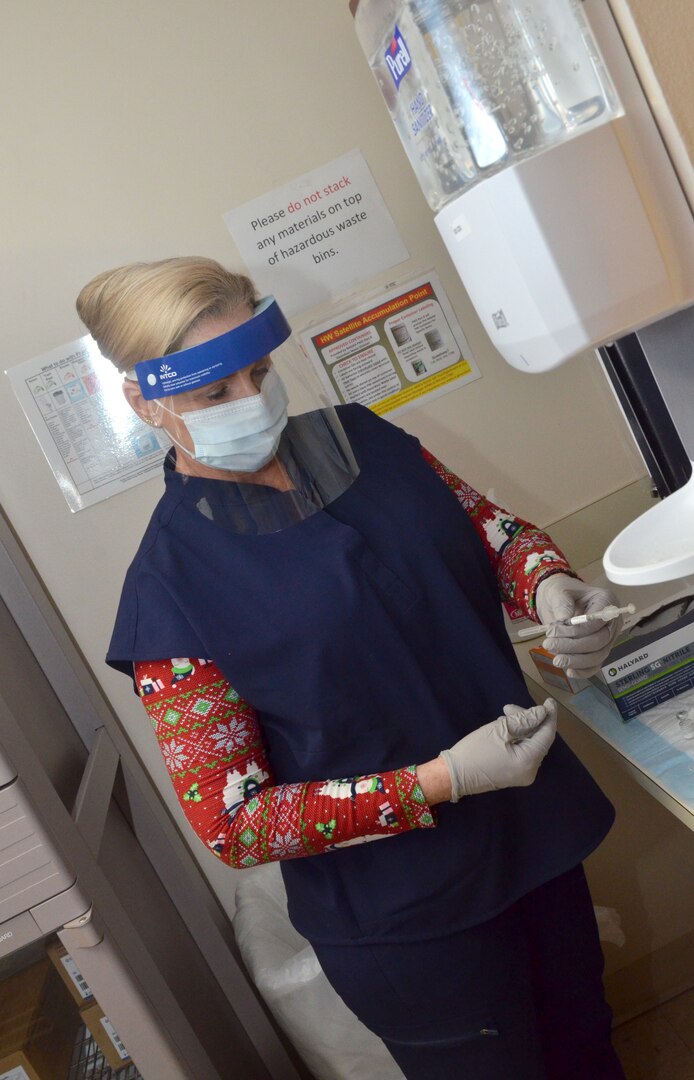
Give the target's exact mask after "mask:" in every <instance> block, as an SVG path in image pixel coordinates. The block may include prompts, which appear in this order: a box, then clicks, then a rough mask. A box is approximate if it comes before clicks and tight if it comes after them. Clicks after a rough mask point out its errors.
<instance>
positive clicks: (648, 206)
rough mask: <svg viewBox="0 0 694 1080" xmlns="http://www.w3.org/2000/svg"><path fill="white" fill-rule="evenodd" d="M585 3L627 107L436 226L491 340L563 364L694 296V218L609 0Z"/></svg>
mask: <svg viewBox="0 0 694 1080" xmlns="http://www.w3.org/2000/svg"><path fill="white" fill-rule="evenodd" d="M583 6H584V10H585V12H586V15H587V16H588V18H589V21H590V23H591V27H592V29H593V32H594V34H595V37H596V39H597V41H598V43H599V45H600V48H601V51H602V54H603V56H604V58H605V61H606V64H607V68H608V70H609V72H610V74H611V76H612V79H613V81H614V83H615V86H616V88H617V91H618V93H619V95H620V98H621V101H622V104H623V106H624V110H625V115H624V116H622V117H620V118H618V119H616V120H613V121H611V122H610V123H608V124H604V125H602V126H601V127H597V128H593V129H591V130H589V131H586V132H585V133H583V134H579V135H576V136H575V137H574V138H572V139H570V140H569V141H567V142H564V143H561V144H560V145H558V146H555V147H553V148H552V149H549V150H546V151H544V152H543V153H541V154H539V155H537V156H536V157H533V158H530V159H528V160H526V161H523V162H521V163H519V164H517V165H514V166H511V167H509V168H507V169H505V170H504V171H502V172H499V173H497V174H496V175H494V176H491V177H490V178H489V179H487V180H483V181H481V182H479V183H478V184H476V185H475V186H474V187H472V188H471V189H470V190H468V191H466V192H464V193H463V194H462V195H460V196H458V198H456V199H455V200H453V201H452V202H450V203H448V204H447V205H446V206H445V207H444V208H443V210H441V211H440V212H439V213H438V214H437V216H436V219H435V220H436V224H437V226H438V228H439V231H440V232H441V236H442V238H443V240H444V242H445V244H446V247H447V248H448V251H449V253H450V255H451V258H452V259H453V262H454V264H455V266H456V269H457V270H458V273H459V274H460V277H461V279H462V281H463V284H464V285H465V288H466V290H467V292H468V294H469V296H470V298H471V300H472V302H473V304H474V306H475V308H476V310H477V313H478V315H479V317H480V319H481V320H482V323H483V324H484V327H485V329H486V331H487V333H488V334H489V337H490V338H491V340H492V342H493V343H494V345H495V346H496V348H497V349H498V350H499V352H500V353H501V354H502V356H503V357H504V358H505V359H506V360H507V361H508V363H510V364H511V365H513V366H514V367H517V368H519V369H520V370H521V371H528V372H538V371H545V370H548V369H550V368H553V367H556V366H557V365H558V364H561V363H563V362H564V361H565V360H568V359H570V358H571V357H572V356H575V355H576V354H577V353H579V352H581V351H582V350H584V349H586V348H589V347H591V346H596V345H600V344H603V343H605V342H606V341H609V340H613V339H614V338H617V337H620V336H622V335H623V334H626V333H628V332H630V331H632V330H634V329H636V328H638V327H640V326H644V325H646V324H647V323H649V322H653V321H654V320H656V319H658V318H662V317H663V316H664V315H666V314H669V313H670V312H672V311H675V310H677V309H679V308H681V307H684V306H685V305H687V304H691V303H693V302H694V217H693V215H692V210H691V207H690V206H689V204H688V202H687V200H686V198H685V196H684V193H683V191H682V188H681V185H680V183H679V180H678V178H677V175H676V173H675V171H674V169H673V167H672V164H671V162H670V159H669V157H668V154H667V151H666V149H665V146H664V143H663V140H662V138H661V135H660V132H659V130H658V128H657V126H656V124H655V121H654V119H653V117H652V114H651V111H650V109H649V106H648V103H647V101H646V99H645V97H644V95H643V92H642V90H641V87H640V84H639V82H638V79H637V77H636V74H635V72H634V70H633V67H632V65H631V61H630V59H629V56H628V53H627V51H626V49H625V47H624V45H623V42H622V39H621V36H620V34H619V30H618V28H617V26H616V24H615V22H614V19H613V17H612V14H611V12H610V10H609V7H608V5H607V2H606V0H586V2H585V4H584V5H583Z"/></svg>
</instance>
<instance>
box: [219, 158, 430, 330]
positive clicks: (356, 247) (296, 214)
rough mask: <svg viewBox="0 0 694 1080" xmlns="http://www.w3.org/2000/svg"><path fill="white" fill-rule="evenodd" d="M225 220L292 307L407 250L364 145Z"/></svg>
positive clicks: (340, 287) (320, 297)
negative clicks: (361, 150) (364, 150)
mask: <svg viewBox="0 0 694 1080" xmlns="http://www.w3.org/2000/svg"><path fill="white" fill-rule="evenodd" d="M224 221H225V222H226V225H227V228H228V229H229V232H230V233H231V235H232V237H233V238H234V241H235V243H236V246H237V247H238V249H239V251H240V253H241V256H242V258H243V260H244V261H245V263H246V265H247V267H248V271H249V273H250V275H251V277H252V278H253V280H254V281H255V283H256V284H257V286H258V288H259V289H260V292H261V293H263V294H265V293H268V294H270V293H271V294H273V295H274V296H276V297H277V300H278V302H279V304H280V307H281V308H282V309H283V311H284V312H285V314H286V315H295V314H296V313H297V312H300V311H307V310H308V309H309V308H312V307H316V306H317V305H318V304H322V303H324V302H325V301H326V300H329V299H330V297H332V296H337V295H339V294H340V293H342V292H344V290H345V289H346V288H347V287H348V286H350V285H353V284H354V283H355V282H357V281H363V280H364V279H365V278H370V277H372V276H374V275H376V274H379V273H381V271H383V270H387V269H389V268H390V267H391V266H395V265H396V264H397V263H401V262H404V260H405V259H407V258H409V252H408V251H407V248H406V247H405V245H404V243H403V242H402V239H401V237H400V235H399V233H398V231H397V229H396V227H395V223H394V221H393V219H392V217H391V216H390V213H389V212H388V208H387V207H386V204H385V202H384V201H383V196H382V195H381V193H380V191H379V190H378V188H377V187H376V182H375V181H374V178H373V176H372V175H371V172H370V171H369V167H368V165H367V164H366V161H365V159H364V157H363V155H362V154H361V153H360V151H358V150H353V151H352V152H351V153H349V154H346V155H345V156H344V157H342V158H338V159H337V160H336V161H332V162H330V164H329V165H324V166H323V167H322V168H320V169H316V170H315V171H314V172H310V173H306V175H304V176H300V177H298V178H297V179H296V180H292V181H291V182H290V183H288V184H285V185H284V187H281V188H278V189H276V190H275V191H272V192H270V193H268V194H267V195H261V196H259V197H258V198H257V199H253V200H252V201H251V202H248V203H245V204H244V205H243V206H239V207H237V208H236V209H235V210H230V211H229V213H227V214H225V215H224Z"/></svg>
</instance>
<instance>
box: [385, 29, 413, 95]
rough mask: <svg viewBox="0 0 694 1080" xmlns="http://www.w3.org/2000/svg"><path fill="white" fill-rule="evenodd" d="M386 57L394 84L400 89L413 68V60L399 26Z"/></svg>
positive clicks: (394, 31)
mask: <svg viewBox="0 0 694 1080" xmlns="http://www.w3.org/2000/svg"><path fill="white" fill-rule="evenodd" d="M385 57H386V64H387V65H388V70H389V72H390V74H391V75H392V76H393V82H394V83H395V86H396V87H399V86H400V83H401V82H402V80H403V79H404V78H405V76H406V75H407V72H408V71H409V70H410V68H411V67H412V59H411V57H410V53H409V50H408V48H407V45H406V44H405V39H404V37H403V36H402V34H401V33H400V31H399V30H398V28H397V26H396V27H395V29H394V30H393V39H392V41H391V43H390V45H389V46H388V48H387V49H386V52H385Z"/></svg>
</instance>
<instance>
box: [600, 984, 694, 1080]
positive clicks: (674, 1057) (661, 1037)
mask: <svg viewBox="0 0 694 1080" xmlns="http://www.w3.org/2000/svg"><path fill="white" fill-rule="evenodd" d="M612 1039H613V1042H614V1046H615V1049H616V1051H617V1053H618V1054H619V1057H620V1059H621V1062H622V1066H623V1068H624V1072H625V1073H626V1076H627V1080H694V990H689V991H688V992H687V993H686V994H681V995H680V996H679V997H676V998H673V999H672V1001H668V1002H666V1003H665V1004H664V1005H659V1006H658V1007H657V1008H656V1009H652V1010H651V1011H650V1012H647V1013H644V1014H643V1016H637V1017H636V1019H635V1020H629V1021H628V1022H627V1023H626V1024H621V1025H620V1026H619V1027H618V1028H615V1030H614V1032H613V1034H612Z"/></svg>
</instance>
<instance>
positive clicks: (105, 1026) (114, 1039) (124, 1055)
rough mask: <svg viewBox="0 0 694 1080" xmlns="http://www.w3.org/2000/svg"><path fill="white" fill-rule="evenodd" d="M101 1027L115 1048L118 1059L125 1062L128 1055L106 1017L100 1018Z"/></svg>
mask: <svg viewBox="0 0 694 1080" xmlns="http://www.w3.org/2000/svg"><path fill="white" fill-rule="evenodd" d="M101 1026H102V1028H103V1029H104V1031H105V1032H106V1034H107V1035H108V1037H109V1039H110V1040H111V1042H112V1043H113V1045H114V1046H115V1048H116V1052H117V1054H118V1057H119V1058H120V1059H121V1061H126V1060H127V1059H128V1058H129V1057H130V1054H129V1053H128V1051H127V1050H126V1049H125V1047H124V1046H123V1042H122V1040H121V1039H120V1038H119V1035H118V1032H117V1031H116V1029H115V1028H114V1026H113V1024H112V1023H111V1021H110V1020H109V1018H108V1017H107V1016H102V1017H101Z"/></svg>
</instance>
